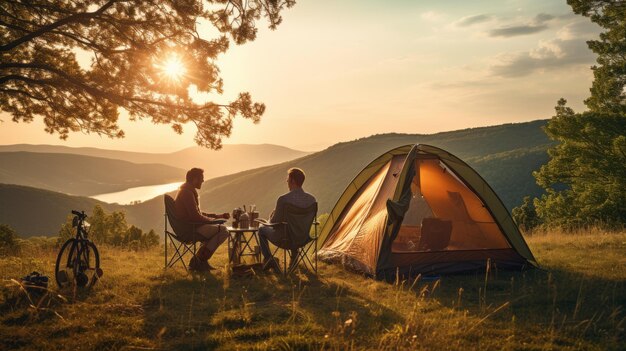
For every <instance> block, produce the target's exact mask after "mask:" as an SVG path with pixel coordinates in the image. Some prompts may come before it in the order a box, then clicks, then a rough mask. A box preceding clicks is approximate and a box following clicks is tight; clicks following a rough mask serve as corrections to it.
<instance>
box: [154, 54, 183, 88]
mask: <svg viewBox="0 0 626 351" xmlns="http://www.w3.org/2000/svg"><path fill="white" fill-rule="evenodd" d="M158 66H159V68H160V70H161V72H162V73H163V75H165V77H167V79H169V80H171V81H176V82H178V81H180V80H181V79H182V78H183V77H184V76H185V73H186V72H187V69H186V68H185V64H184V63H183V62H182V61H181V59H180V57H178V55H175V54H172V55H170V56H169V57H168V58H167V59H166V60H165V61H163V63H162V64H160V65H158Z"/></svg>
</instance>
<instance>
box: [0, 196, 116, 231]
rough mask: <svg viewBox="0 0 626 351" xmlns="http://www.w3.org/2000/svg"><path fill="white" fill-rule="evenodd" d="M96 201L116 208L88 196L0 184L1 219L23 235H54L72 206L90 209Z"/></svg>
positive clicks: (89, 211) (85, 209)
mask: <svg viewBox="0 0 626 351" xmlns="http://www.w3.org/2000/svg"><path fill="white" fill-rule="evenodd" d="M96 204H100V205H101V206H102V207H103V208H104V209H105V210H106V211H113V210H115V209H118V208H119V206H117V205H109V204H107V203H104V202H101V201H98V200H94V199H91V198H87V197H80V196H71V195H66V194H61V193H57V192H52V191H48V190H43V189H36V188H31V187H25V186H19V185H10V184H0V209H1V210H0V223H2V224H8V225H9V226H11V227H12V228H13V229H15V230H16V231H17V233H18V234H19V235H20V236H22V237H30V236H39V235H45V236H51V235H55V234H56V233H58V231H59V228H60V227H61V224H63V223H65V219H66V218H67V216H68V215H69V214H70V212H71V210H84V211H85V212H87V213H91V211H92V210H93V207H94V206H95V205H96Z"/></svg>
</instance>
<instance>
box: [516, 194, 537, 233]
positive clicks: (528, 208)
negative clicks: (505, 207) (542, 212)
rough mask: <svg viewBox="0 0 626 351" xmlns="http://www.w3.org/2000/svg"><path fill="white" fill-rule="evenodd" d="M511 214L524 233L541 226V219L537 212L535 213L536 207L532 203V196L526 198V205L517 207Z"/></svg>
mask: <svg viewBox="0 0 626 351" xmlns="http://www.w3.org/2000/svg"><path fill="white" fill-rule="evenodd" d="M511 214H512V215H513V220H515V223H517V225H518V226H519V227H520V228H521V229H522V230H524V231H529V230H533V229H535V228H537V227H538V226H539V225H540V224H541V219H540V218H539V216H537V211H535V206H534V204H533V203H532V201H530V196H526V197H524V203H523V204H521V205H520V206H519V207H515V208H514V209H513V211H511Z"/></svg>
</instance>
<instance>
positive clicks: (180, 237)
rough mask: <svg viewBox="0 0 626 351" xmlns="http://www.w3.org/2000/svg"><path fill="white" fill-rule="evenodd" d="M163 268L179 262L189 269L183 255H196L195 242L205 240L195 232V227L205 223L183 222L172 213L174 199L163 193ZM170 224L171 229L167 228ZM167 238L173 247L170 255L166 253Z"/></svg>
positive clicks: (173, 210) (173, 211)
mask: <svg viewBox="0 0 626 351" xmlns="http://www.w3.org/2000/svg"><path fill="white" fill-rule="evenodd" d="M164 201H165V215H164V217H165V234H164V236H165V268H166V269H167V268H171V267H173V266H174V265H175V264H176V263H177V262H181V263H182V264H183V267H185V270H186V271H189V269H188V268H187V264H186V263H185V260H184V257H185V255H186V254H187V253H191V254H192V255H193V256H195V255H196V244H197V243H198V242H199V241H203V240H206V239H205V238H204V237H203V236H202V235H200V234H198V233H197V232H196V228H197V227H199V226H201V225H203V224H205V223H193V222H185V221H181V220H179V219H177V218H176V216H175V215H174V213H175V208H174V199H173V198H172V197H171V196H169V195H167V194H165V195H164ZM168 221H169V224H170V226H171V229H172V231H170V230H169V229H168V225H167V223H168ZM168 239H169V245H171V246H172V247H173V248H174V251H173V252H172V254H171V256H168V254H167V248H168V246H169V245H168Z"/></svg>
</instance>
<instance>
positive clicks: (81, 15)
mask: <svg viewBox="0 0 626 351" xmlns="http://www.w3.org/2000/svg"><path fill="white" fill-rule="evenodd" d="M116 1H117V0H109V2H107V3H106V4H104V5H102V7H100V8H99V9H98V10H96V11H94V12H84V13H77V14H75V15H71V16H69V17H65V18H63V19H61V20H58V21H56V22H54V23H50V24H48V25H45V26H43V27H41V28H39V29H38V30H36V31H34V32H31V33H29V34H27V35H25V36H23V37H21V38H18V39H16V40H14V41H12V42H10V43H8V44H5V45H0V51H10V50H12V49H14V48H15V47H17V46H19V45H21V44H23V43H25V42H27V41H30V40H33V39H34V38H37V37H39V36H41V35H43V34H45V33H47V32H50V31H51V30H54V29H56V28H58V27H61V26H64V25H66V24H69V23H73V22H78V21H81V20H85V19H90V18H93V17H96V16H98V15H100V14H101V13H103V12H104V11H106V10H107V9H108V8H110V7H111V6H113V4H114V3H115V2H116Z"/></svg>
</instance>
